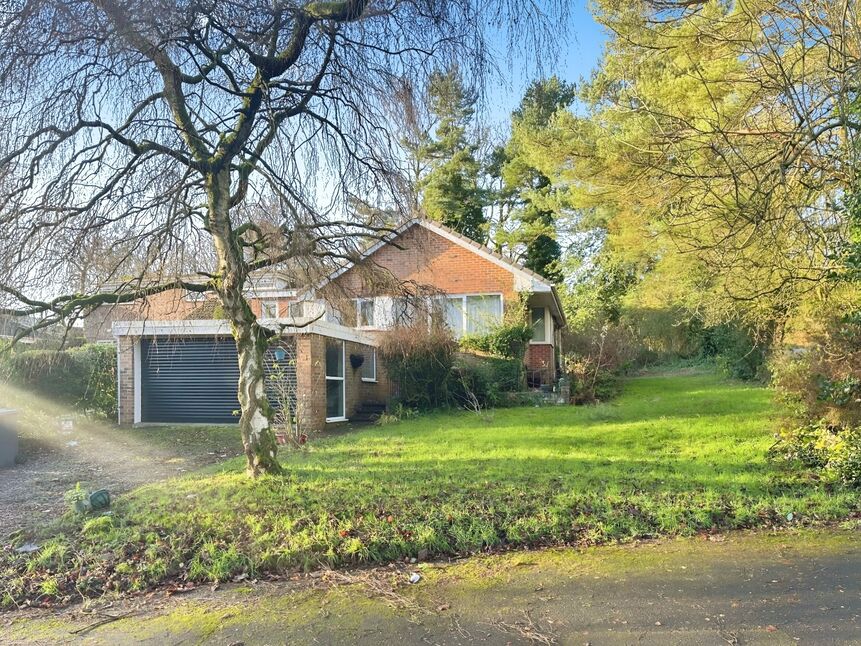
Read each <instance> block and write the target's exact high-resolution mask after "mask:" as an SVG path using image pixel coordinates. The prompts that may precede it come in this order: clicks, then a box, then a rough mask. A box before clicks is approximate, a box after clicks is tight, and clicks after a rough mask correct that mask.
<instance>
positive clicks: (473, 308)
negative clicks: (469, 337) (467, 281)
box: [445, 294, 502, 338]
mask: <svg viewBox="0 0 861 646" xmlns="http://www.w3.org/2000/svg"><path fill="white" fill-rule="evenodd" d="M445 322H446V325H448V327H449V328H450V329H451V331H452V333H453V334H454V336H455V337H457V338H460V337H462V336H463V335H464V334H487V333H488V332H490V330H491V329H493V327H494V326H496V325H499V324H500V323H502V296H501V295H500V294H476V295H465V296H449V297H447V298H446V299H445Z"/></svg>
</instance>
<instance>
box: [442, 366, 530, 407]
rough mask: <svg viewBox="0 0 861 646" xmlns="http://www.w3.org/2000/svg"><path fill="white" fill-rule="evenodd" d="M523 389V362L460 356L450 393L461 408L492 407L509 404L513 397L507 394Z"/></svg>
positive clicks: (453, 372) (454, 369) (452, 377)
mask: <svg viewBox="0 0 861 646" xmlns="http://www.w3.org/2000/svg"><path fill="white" fill-rule="evenodd" d="M523 387H524V372H523V362H522V361H521V360H520V359H503V358H500V357H480V356H475V355H470V354H460V355H458V356H457V359H456V360H455V362H454V367H453V370H452V375H451V385H450V387H449V391H450V393H451V396H452V399H453V400H454V403H455V404H457V405H458V406H464V407H467V408H474V407H476V406H479V407H482V408H489V407H498V406H503V405H506V404H508V403H509V402H510V401H511V398H510V397H508V396H507V393H514V392H519V391H521V390H523Z"/></svg>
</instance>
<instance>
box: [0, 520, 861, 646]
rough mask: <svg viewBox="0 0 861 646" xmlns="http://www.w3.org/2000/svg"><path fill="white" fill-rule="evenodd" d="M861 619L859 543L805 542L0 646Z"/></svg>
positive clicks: (461, 564)
mask: <svg viewBox="0 0 861 646" xmlns="http://www.w3.org/2000/svg"><path fill="white" fill-rule="evenodd" d="M414 573H417V574H419V575H420V576H421V579H420V580H419V581H418V582H417V583H415V584H410V583H408V581H409V577H410V576H411V575H412V574H414ZM859 615H861V534H859V532H858V531H857V530H842V531H837V530H816V531H813V530H805V531H800V532H791V533H788V532H783V533H779V534H773V535H771V534H764V533H758V534H730V535H727V536H717V537H711V538H703V537H700V538H696V539H686V540H676V541H666V542H653V543H651V542H650V543H643V544H639V545H630V546H623V547H599V548H591V549H588V550H585V551H584V550H573V549H570V550H563V549H559V550H556V549H554V550H537V551H527V552H511V553H508V554H502V555H495V556H481V557H473V558H470V559H464V560H461V561H457V562H453V563H444V564H441V563H433V564H431V563H429V564H412V565H411V564H404V565H401V566H398V567H389V568H380V569H375V570H363V571H353V572H349V573H332V572H329V573H322V574H320V573H317V574H315V575H313V576H310V575H302V576H296V577H293V579H292V580H288V581H280V582H265V583H264V582H257V583H253V584H250V583H249V582H245V581H244V582H241V583H234V584H231V585H229V586H226V587H224V588H222V589H219V590H217V591H212V590H210V588H208V587H207V588H204V589H202V590H198V591H196V592H193V593H191V594H189V595H181V596H179V595H176V596H172V597H170V598H167V597H166V595H165V593H164V592H160V593H155V594H153V595H150V596H148V597H145V598H142V599H134V600H127V601H123V602H116V603H114V604H113V605H111V606H110V607H106V608H105V607H102V608H101V609H99V608H98V607H94V608H90V609H85V608H83V607H73V608H70V609H67V610H64V611H55V612H47V611H27V612H24V613H20V612H19V613H13V614H8V615H0V643H3V644H8V643H12V644H18V643H26V644H56V643H81V644H112V645H113V644H133V643H134V644H137V643H143V644H224V645H228V644H230V645H238V644H245V645H248V646H250V645H257V644H291V645H292V644H369V645H370V644H374V645H377V644H397V645H407V644H452V645H454V644H473V643H477V644H494V645H495V644H500V645H503V644H554V643H555V644H580V645H585V644H594V645H595V646H602V645H616V644H685V645H697V644H708V645H712V644H717V645H726V644H816V645H820V644H861V621H859ZM116 617H121V619H119V620H114V618H116ZM102 621H107V623H103V624H101V625H98V624H99V622H102ZM73 631H78V632H74V633H73ZM4 634H5V637H4Z"/></svg>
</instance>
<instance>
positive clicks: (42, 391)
mask: <svg viewBox="0 0 861 646" xmlns="http://www.w3.org/2000/svg"><path fill="white" fill-rule="evenodd" d="M0 361H2V372H3V376H4V377H6V378H8V379H9V380H10V381H12V382H13V383H16V384H18V385H20V386H22V387H24V388H27V389H30V390H32V391H34V392H36V393H38V394H39V395H43V396H45V397H48V398H50V399H55V400H58V401H61V402H65V403H68V404H71V405H73V406H75V407H76V408H78V409H80V410H82V411H84V412H86V413H88V414H95V415H100V416H104V417H113V416H114V415H115V414H116V410H117V373H116V365H117V359H116V348H115V347H114V346H113V345H107V344H88V345H82V346H80V347H77V348H71V349H69V350H60V351H52V350H24V351H20V352H19V351H14V350H11V351H7V352H6V353H5V354H2V355H0Z"/></svg>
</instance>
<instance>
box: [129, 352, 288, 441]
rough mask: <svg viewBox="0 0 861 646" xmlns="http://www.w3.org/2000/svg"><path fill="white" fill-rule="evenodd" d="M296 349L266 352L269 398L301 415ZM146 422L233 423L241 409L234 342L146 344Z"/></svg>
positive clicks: (143, 391)
mask: <svg viewBox="0 0 861 646" xmlns="http://www.w3.org/2000/svg"><path fill="white" fill-rule="evenodd" d="M295 348H296V344H295V340H294V339H292V338H282V339H278V340H276V341H274V342H272V344H271V345H270V346H269V348H268V349H267V350H266V356H265V358H264V365H265V370H266V394H267V395H268V396H269V401H270V404H271V405H272V407H273V408H274V409H275V410H276V412H278V411H279V409H280V408H282V407H283V406H284V404H287V406H288V407H289V409H290V412H291V414H295V401H296V400H295V391H296V361H295V355H296V349H295ZM140 352H141V358H140V371H141V372H140V375H141V380H140V383H141V393H140V395H141V397H140V403H141V416H140V421H141V422H163V423H208V424H232V423H235V422H237V421H238V420H237V417H236V415H234V411H237V410H239V400H238V398H237V394H236V391H237V382H238V381H239V365H238V360H237V356H236V344H235V343H234V341H233V339H232V338H231V337H185V338H183V337H153V338H143V339H141V341H140Z"/></svg>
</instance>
